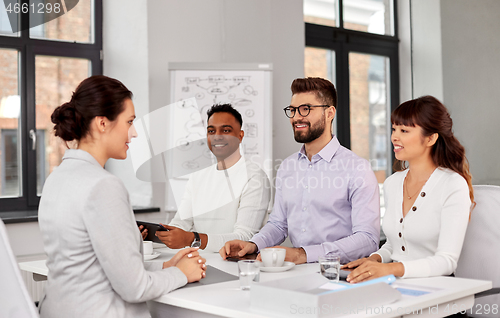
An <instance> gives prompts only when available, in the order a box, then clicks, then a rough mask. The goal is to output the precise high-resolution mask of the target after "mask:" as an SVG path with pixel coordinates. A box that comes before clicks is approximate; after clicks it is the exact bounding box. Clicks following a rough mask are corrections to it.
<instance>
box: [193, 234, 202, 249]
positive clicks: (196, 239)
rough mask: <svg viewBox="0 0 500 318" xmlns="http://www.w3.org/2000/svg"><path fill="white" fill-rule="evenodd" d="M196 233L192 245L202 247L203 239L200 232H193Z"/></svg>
mask: <svg viewBox="0 0 500 318" xmlns="http://www.w3.org/2000/svg"><path fill="white" fill-rule="evenodd" d="M193 233H194V241H193V243H191V247H200V246H201V239H200V234H198V232H193Z"/></svg>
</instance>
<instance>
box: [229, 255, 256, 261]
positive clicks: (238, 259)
mask: <svg viewBox="0 0 500 318" xmlns="http://www.w3.org/2000/svg"><path fill="white" fill-rule="evenodd" d="M257 255H259V254H258V253H253V254H247V255H243V256H241V257H239V256H235V257H228V258H226V260H227V261H230V262H237V261H241V260H245V259H256V258H257Z"/></svg>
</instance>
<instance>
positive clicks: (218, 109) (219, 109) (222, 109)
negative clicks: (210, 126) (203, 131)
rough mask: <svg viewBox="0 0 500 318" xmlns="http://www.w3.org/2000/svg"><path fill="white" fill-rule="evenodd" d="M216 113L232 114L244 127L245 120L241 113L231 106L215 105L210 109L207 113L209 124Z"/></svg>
mask: <svg viewBox="0 0 500 318" xmlns="http://www.w3.org/2000/svg"><path fill="white" fill-rule="evenodd" d="M215 113H230V114H231V115H233V116H234V118H236V120H237V121H238V122H239V123H240V127H243V118H241V114H240V112H239V111H237V110H236V109H234V108H233V106H231V104H215V105H213V106H212V107H210V109H209V110H208V111H207V123H208V120H209V119H210V117H211V116H212V115H213V114H215Z"/></svg>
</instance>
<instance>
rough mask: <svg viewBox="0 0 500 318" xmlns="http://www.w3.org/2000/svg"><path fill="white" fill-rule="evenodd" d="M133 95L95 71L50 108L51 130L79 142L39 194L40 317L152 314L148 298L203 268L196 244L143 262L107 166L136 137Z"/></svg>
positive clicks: (194, 277) (122, 194) (128, 211)
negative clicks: (43, 266) (43, 263)
mask: <svg viewBox="0 0 500 318" xmlns="http://www.w3.org/2000/svg"><path fill="white" fill-rule="evenodd" d="M131 98H132V92H130V91H129V90H128V89H127V88H126V87H125V85H123V84H122V83H121V82H119V81H118V80H115V79H112V78H109V77H106V76H92V77H89V78H87V79H85V80H84V81H83V82H82V83H80V85H78V87H77V88H76V90H75V92H74V93H73V97H72V98H71V101H69V102H67V103H65V104H63V105H61V106H59V107H58V108H56V109H55V110H54V113H53V114H52V117H51V119H52V122H53V123H54V124H55V126H54V130H55V135H56V136H58V137H60V138H61V139H62V140H64V141H66V142H68V141H76V144H77V149H68V150H66V153H65V154H64V157H63V160H62V163H61V164H60V165H59V166H58V167H57V168H56V169H54V171H53V172H52V173H51V174H50V176H49V177H48V178H47V181H46V182H45V185H44V187H43V192H42V198H41V200H40V207H39V212H38V213H39V214H38V219H39V225H40V230H41V233H42V238H43V243H44V248H45V252H46V254H47V257H48V259H47V267H48V269H49V274H48V281H47V287H46V289H45V296H44V298H43V299H42V301H41V303H40V315H41V317H71V318H77V317H134V318H136V317H149V316H150V315H149V311H148V307H147V305H146V301H147V300H151V299H154V298H157V297H159V296H161V295H162V294H164V293H167V292H169V291H171V290H173V289H175V288H178V287H181V286H183V285H185V284H186V283H187V282H194V281H198V280H200V279H201V278H202V277H204V275H205V269H206V267H205V264H204V263H205V260H204V259H203V258H201V257H200V256H199V255H198V252H197V250H196V248H190V249H185V250H182V251H180V252H178V253H177V254H176V255H175V256H174V257H173V258H172V259H171V260H169V261H167V262H163V263H162V262H151V263H144V260H143V255H142V254H143V252H142V246H143V245H142V239H141V235H140V233H139V231H138V230H137V225H136V223H135V218H134V213H133V211H132V207H131V205H130V201H129V196H128V193H127V190H126V189H125V186H124V185H123V183H122V182H121V180H120V179H118V178H117V177H116V176H114V175H112V174H111V173H109V172H107V171H106V170H105V169H104V164H105V163H106V161H107V160H108V159H110V158H113V159H125V158H126V157H127V149H128V144H129V143H130V142H131V140H132V138H134V137H136V136H137V133H136V131H135V129H134V125H133V121H134V119H135V111H134V104H133V103H132V99H131Z"/></svg>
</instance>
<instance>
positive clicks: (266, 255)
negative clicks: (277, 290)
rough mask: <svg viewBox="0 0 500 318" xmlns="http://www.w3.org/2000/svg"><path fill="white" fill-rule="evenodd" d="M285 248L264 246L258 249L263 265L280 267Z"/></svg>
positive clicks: (283, 260) (283, 258) (283, 259)
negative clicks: (260, 249)
mask: <svg viewBox="0 0 500 318" xmlns="http://www.w3.org/2000/svg"><path fill="white" fill-rule="evenodd" d="M285 256H286V250H285V249H284V248H265V249H263V250H262V251H260V257H261V258H262V263H264V266H265V267H281V266H283V263H284V262H285Z"/></svg>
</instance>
